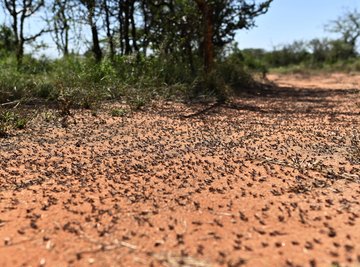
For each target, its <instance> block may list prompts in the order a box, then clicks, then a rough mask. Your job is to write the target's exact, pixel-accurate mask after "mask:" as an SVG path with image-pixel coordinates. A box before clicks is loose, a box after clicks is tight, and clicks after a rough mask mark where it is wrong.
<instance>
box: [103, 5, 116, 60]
mask: <svg viewBox="0 0 360 267" xmlns="http://www.w3.org/2000/svg"><path fill="white" fill-rule="evenodd" d="M107 1H108V0H104V11H105V26H106V37H107V41H108V44H109V49H110V60H111V61H113V60H114V56H115V46H114V38H113V34H112V33H111V28H110V27H111V24H110V10H109V6H108V4H107Z"/></svg>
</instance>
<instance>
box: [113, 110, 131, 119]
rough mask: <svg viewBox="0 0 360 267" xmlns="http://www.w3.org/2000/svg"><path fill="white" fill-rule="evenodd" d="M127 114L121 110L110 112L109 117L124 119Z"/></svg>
mask: <svg viewBox="0 0 360 267" xmlns="http://www.w3.org/2000/svg"><path fill="white" fill-rule="evenodd" d="M127 113H128V112H127V111H126V110H125V109H122V108H118V109H112V110H111V116H113V117H124V116H125V115H126V114H127Z"/></svg>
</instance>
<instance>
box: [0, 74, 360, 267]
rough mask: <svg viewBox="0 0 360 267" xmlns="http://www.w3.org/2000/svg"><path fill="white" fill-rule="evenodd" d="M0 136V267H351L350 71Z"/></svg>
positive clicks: (356, 236) (44, 116)
mask: <svg viewBox="0 0 360 267" xmlns="http://www.w3.org/2000/svg"><path fill="white" fill-rule="evenodd" d="M269 78H270V79H271V80H272V81H274V82H276V83H277V84H279V85H281V86H282V87H281V88H279V89H272V90H269V91H265V92H261V93H260V92H258V93H254V94H246V95H243V96H242V97H239V98H238V99H235V100H234V101H233V103H232V104H227V105H222V106H215V107H213V108H212V109H209V110H207V111H205V112H200V113H199V114H198V113H197V112H198V111H200V110H202V109H204V108H205V106H202V105H200V104H197V105H191V106H189V105H184V104H174V103H162V104H157V105H155V104H154V105H153V106H152V107H151V108H149V109H148V110H146V111H142V112H137V113H129V114H128V115H127V116H125V117H112V116H111V115H110V111H111V109H112V108H114V106H116V105H117V104H111V105H110V104H109V105H107V106H105V107H104V108H103V109H102V110H101V111H100V112H99V113H98V115H97V116H92V115H91V113H90V112H89V111H83V112H80V111H77V112H75V115H74V121H75V122H76V124H75V123H70V124H69V126H68V128H66V129H64V128H62V127H61V125H60V122H59V121H58V120H57V119H56V118H55V117H54V119H52V113H51V112H50V111H44V112H42V111H39V110H38V111H37V112H38V116H37V117H36V118H35V119H34V120H32V121H31V122H30V124H29V127H28V128H27V129H26V130H23V131H17V132H14V133H13V135H12V136H10V137H9V138H6V139H1V140H0V152H1V154H0V266H90V265H91V266H198V267H199V266H229V267H235V266H327V267H330V266H360V222H359V216H360V203H359V202H360V199H359V197H360V127H359V122H360V116H359V115H360V97H359V96H360V95H359V90H358V88H360V76H356V75H353V76H348V75H342V74H334V75H328V76H322V77H309V76H307V77H304V76H279V75H270V76H269Z"/></svg>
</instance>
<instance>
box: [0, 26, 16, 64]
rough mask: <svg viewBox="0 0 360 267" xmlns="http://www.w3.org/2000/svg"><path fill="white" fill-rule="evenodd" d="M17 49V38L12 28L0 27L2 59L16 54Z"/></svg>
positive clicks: (0, 55)
mask: <svg viewBox="0 0 360 267" xmlns="http://www.w3.org/2000/svg"><path fill="white" fill-rule="evenodd" d="M15 49H16V45H15V36H14V33H13V31H12V30H11V28H10V27H8V26H6V25H5V24H2V25H0V59H1V58H4V57H6V56H9V55H10V54H12V53H14V52H15Z"/></svg>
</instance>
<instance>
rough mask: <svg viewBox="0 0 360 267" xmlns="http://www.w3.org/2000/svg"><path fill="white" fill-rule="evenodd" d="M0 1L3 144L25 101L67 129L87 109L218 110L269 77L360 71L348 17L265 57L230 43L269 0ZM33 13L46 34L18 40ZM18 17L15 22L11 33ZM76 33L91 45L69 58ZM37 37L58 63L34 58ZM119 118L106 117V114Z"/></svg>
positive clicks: (358, 19)
mask: <svg viewBox="0 0 360 267" xmlns="http://www.w3.org/2000/svg"><path fill="white" fill-rule="evenodd" d="M3 1H4V3H3V5H2V8H3V11H4V12H5V13H8V14H9V18H10V20H9V21H10V23H8V24H3V25H1V26H0V69H1V72H0V92H1V93H0V108H1V109H0V113H1V114H0V115H1V116H0V118H1V119H0V121H1V122H0V123H1V124H0V131H1V132H2V133H3V134H1V135H3V136H6V132H7V130H8V129H10V128H13V127H12V126H11V125H13V124H14V122H15V124H17V123H18V122H17V121H18V120H20V121H21V120H22V118H21V116H20V117H19V118H17V119H15V117H14V116H10V117H12V119H9V118H8V117H9V116H8V115H9V113H8V111H9V109H10V110H11V112H13V110H14V107H18V106H19V105H20V104H24V103H26V104H33V103H35V104H37V103H39V101H40V102H41V103H42V104H48V105H50V106H52V107H56V109H57V110H58V114H59V115H60V116H62V117H64V118H65V119H64V121H66V120H67V119H66V118H67V117H68V116H70V114H71V110H72V109H74V108H83V109H91V110H94V111H96V110H97V109H98V108H99V107H100V105H101V103H102V102H103V101H104V100H117V101H121V102H122V103H124V104H125V105H127V106H128V109H129V110H132V111H136V110H139V109H142V108H143V107H144V106H146V105H147V104H148V103H150V102H151V101H156V100H159V99H165V100H177V101H186V102H192V101H198V100H211V101H217V102H220V103H221V102H224V101H226V100H227V99H229V97H231V96H232V95H235V94H237V93H239V92H242V91H244V90H246V91H248V90H252V89H254V88H258V87H259V86H261V84H262V83H263V82H264V81H266V74H267V73H268V72H269V71H271V72H274V71H276V72H309V71H315V70H316V71H318V70H321V71H323V70H324V71H360V58H359V55H358V53H357V49H356V48H357V46H356V45H357V39H358V38H359V36H360V27H359V26H358V25H360V14H359V13H358V12H357V11H352V12H349V13H346V14H344V15H343V16H342V17H339V18H338V19H337V20H335V21H333V22H330V23H329V24H328V25H327V29H328V30H329V31H332V32H335V33H337V34H338V35H339V38H338V39H334V40H330V39H314V40H311V41H308V42H305V41H296V42H294V43H293V44H288V45H284V46H282V47H278V48H275V49H274V50H273V51H265V50H261V49H245V50H240V49H239V48H238V47H237V45H236V43H234V35H235V31H237V30H242V29H243V30H244V29H250V28H252V27H253V26H254V25H255V19H256V17H257V16H260V15H262V14H265V13H266V12H267V11H268V9H269V8H270V4H271V2H272V1H271V0H267V1H262V2H257V3H250V2H251V1H249V3H248V2H247V1H242V2H241V3H237V1H229V2H225V1H224V2H221V1H220V2H218V3H213V2H211V1H200V0H198V1H195V0H194V1H170V2H167V1H156V2H151V3H150V2H147V1H120V2H119V3H120V4H119V3H118V2H117V1H115V0H104V1H103V2H102V3H101V4H100V3H97V2H94V1H91V0H86V1H85V0H84V1H81V5H73V4H71V3H72V2H71V1H63V2H62V1H54V2H53V3H52V5H51V6H50V7H48V6H45V5H44V3H43V2H41V1H35V0H28V1H29V2H28V3H27V6H31V7H32V10H33V11H32V13H26V9H27V7H24V6H22V4H21V3H19V2H17V1H15V0H3ZM117 4H119V5H117ZM98 5H99V6H98ZM14 6H15V7H16V8H15V9H16V10H17V12H15V13H14V12H13V11H14V10H13V8H14ZM40 9H42V10H43V12H45V13H46V14H47V16H46V17H47V19H46V25H47V26H44V28H43V29H39V32H38V33H36V34H34V33H32V34H30V33H26V27H25V25H26V22H27V23H29V22H30V20H31V16H33V15H34V14H35V13H36V12H37V11H38V10H40ZM136 12H137V14H139V16H135V14H136ZM21 14H23V15H24V16H23V18H24V21H23V23H22V24H20V25H19V24H18V23H17V21H18V19H19V17H20V16H21ZM74 14H79V15H76V16H75V15H74ZM80 14H82V15H85V16H80ZM83 17H87V20H85V21H84V19H83ZM94 21H97V22H96V23H94ZM84 25H87V27H89V28H90V29H91V34H90V35H91V38H90V40H87V39H84V40H82V39H79V40H77V41H78V42H82V43H83V45H84V46H87V47H88V50H87V51H85V52H84V53H80V52H75V51H73V50H71V47H72V46H71V44H72V43H73V42H74V39H76V38H77V35H76V33H77V32H79V31H81V30H83V29H84V27H85V26H84ZM43 34H50V35H51V37H52V39H53V42H54V43H55V44H56V47H57V50H58V51H59V53H60V56H59V57H57V58H48V57H46V56H39V55H41V51H42V49H44V48H46V46H47V44H41V43H37V42H36V40H38V38H39V37H40V36H42V35H43ZM36 44H37V45H36ZM27 46H32V47H33V50H34V51H36V52H37V53H36V54H37V56H34V54H32V53H26V50H25V48H26V47H27ZM124 114H125V113H124V112H122V111H113V112H112V115H113V116H123V115H124ZM25 121H26V119H24V122H21V123H20V124H21V127H24V126H25V125H26V123H25ZM64 125H66V123H64ZM16 127H18V126H16V125H15V128H16Z"/></svg>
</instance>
